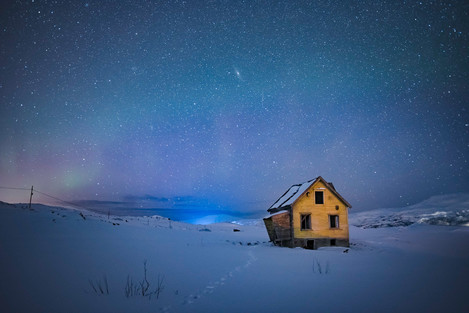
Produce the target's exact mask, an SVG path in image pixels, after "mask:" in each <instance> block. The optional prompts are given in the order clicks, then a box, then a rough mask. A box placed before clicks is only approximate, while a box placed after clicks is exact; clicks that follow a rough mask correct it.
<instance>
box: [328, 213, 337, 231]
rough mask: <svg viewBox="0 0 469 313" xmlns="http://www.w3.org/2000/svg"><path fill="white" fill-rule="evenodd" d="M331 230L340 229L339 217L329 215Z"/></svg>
mask: <svg viewBox="0 0 469 313" xmlns="http://www.w3.org/2000/svg"><path fill="white" fill-rule="evenodd" d="M329 223H330V226H331V228H339V215H329Z"/></svg>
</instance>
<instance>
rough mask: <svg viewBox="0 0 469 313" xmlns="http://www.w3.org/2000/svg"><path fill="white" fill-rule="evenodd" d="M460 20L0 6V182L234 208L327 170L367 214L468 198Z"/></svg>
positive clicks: (438, 13) (228, 9) (3, 194)
mask: <svg viewBox="0 0 469 313" xmlns="http://www.w3.org/2000/svg"><path fill="white" fill-rule="evenodd" d="M468 15H469V5H468V4H467V2H466V1H403V0H401V1H397V0H396V1H394V0H393V1H375V0H373V1H368V0H364V1H323V0H319V1H293V0H290V1H254V0H253V1H248V0H244V1H237V0H229V1H227V0H213V1H190V0H187V1H150V0H146V1H140V0H132V1H107V0H103V1H79V0H75V1H60V0H58V1H45V0H44V1H40V0H33V1H31V0H30V1H6V2H2V4H1V9H0V16H1V20H0V67H1V76H0V101H1V104H0V185H1V186H6V187H19V188H30V187H31V185H34V187H35V188H37V189H38V190H40V191H42V192H44V193H48V194H51V195H54V196H56V197H59V198H61V199H65V200H69V201H75V200H83V201H85V200H86V201H112V202H116V203H118V202H120V201H127V200H128V199H146V200H151V199H155V201H156V202H161V201H163V202H164V201H166V200H168V199H173V200H174V199H176V200H174V201H176V202H177V201H178V199H179V200H180V199H182V200H181V201H182V202H184V201H187V199H190V201H189V202H190V203H198V204H201V205H207V207H217V208H224V209H228V210H239V211H253V210H266V209H267V208H268V207H269V206H270V205H271V204H272V203H273V202H275V200H276V199H277V198H278V197H279V196H281V194H282V193H283V192H284V191H285V190H286V189H288V188H289V186H291V185H292V184H295V183H301V182H304V181H306V180H309V179H312V178H315V177H317V176H319V175H321V176H323V177H324V178H325V179H326V180H327V181H332V182H333V183H334V185H335V186H336V188H337V190H338V191H339V193H340V194H341V195H342V196H343V197H344V198H345V199H347V200H348V202H350V203H351V204H352V206H353V208H354V209H357V210H361V209H371V208H377V207H396V206H404V205H407V204H412V203H415V202H418V201H421V200H423V199H426V198H428V197H431V196H432V195H435V194H447V193H453V192H469V167H468V160H469V114H468V109H469V105H468V101H469V83H468V81H469V77H468V76H469V75H468V74H469V41H468V39H469V38H468V32H469V22H468V21H469V16H468ZM28 199H29V195H28V193H27V192H25V191H13V190H6V189H0V200H3V201H10V202H26V201H27V200H28ZM34 199H35V200H36V201H43V202H46V201H47V199H46V198H43V199H41V195H36V196H35V198H34ZM162 199H163V200H162ZM49 200H50V199H49Z"/></svg>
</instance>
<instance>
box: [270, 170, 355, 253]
mask: <svg viewBox="0 0 469 313" xmlns="http://www.w3.org/2000/svg"><path fill="white" fill-rule="evenodd" d="M351 207H352V206H351V205H350V204H349V203H348V202H347V201H346V200H345V199H344V198H343V197H342V196H341V195H340V194H339V193H338V192H337V191H336V190H335V187H334V185H333V184H332V183H330V182H329V183H328V182H326V181H325V180H324V179H323V178H322V177H321V176H319V177H317V178H315V179H312V180H310V181H307V182H305V183H302V184H297V185H293V186H291V187H290V188H289V189H288V190H287V191H286V192H285V193H284V194H283V195H282V196H281V197H280V198H279V199H278V200H277V201H275V203H274V204H272V206H271V207H270V208H269V209H268V210H267V211H268V212H269V213H270V216H268V217H266V218H264V223H265V226H266V228H267V233H268V234H269V237H270V240H271V241H272V242H273V243H274V244H275V245H278V246H285V247H303V248H306V249H317V248H319V247H324V246H342V247H348V246H349V227H348V208H351Z"/></svg>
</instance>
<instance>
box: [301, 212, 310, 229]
mask: <svg viewBox="0 0 469 313" xmlns="http://www.w3.org/2000/svg"><path fill="white" fill-rule="evenodd" d="M305 229H311V214H301V230H305Z"/></svg>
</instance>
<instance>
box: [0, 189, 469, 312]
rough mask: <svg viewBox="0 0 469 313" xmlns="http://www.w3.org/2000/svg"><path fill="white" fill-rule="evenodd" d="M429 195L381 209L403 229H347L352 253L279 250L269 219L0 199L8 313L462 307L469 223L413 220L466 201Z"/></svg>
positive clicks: (468, 273)
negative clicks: (124, 212)
mask: <svg viewBox="0 0 469 313" xmlns="http://www.w3.org/2000/svg"><path fill="white" fill-rule="evenodd" d="M430 200H431V201H430ZM430 200H429V202H427V203H426V204H425V202H423V203H422V204H420V205H417V206H413V207H409V208H404V209H402V210H395V212H393V214H394V215H393V214H388V215H386V216H395V215H396V214H400V215H399V216H402V217H403V219H402V220H406V221H407V220H412V221H415V222H414V224H412V225H410V226H408V227H385V228H357V227H353V226H351V229H350V238H351V247H350V249H348V250H345V249H344V248H338V247H329V248H322V249H319V250H315V251H312V250H304V249H299V248H296V249H288V248H279V247H274V246H272V245H271V244H270V243H268V242H267V241H268V237H267V233H266V231H265V229H264V227H263V225H262V223H247V224H248V225H239V224H232V223H223V224H211V225H203V226H202V225H191V224H185V223H178V222H174V221H170V220H168V219H166V218H162V217H159V216H152V217H129V216H112V215H111V216H106V215H101V214H97V213H93V212H87V211H76V210H70V209H64V208H57V207H48V206H42V205H33V210H29V209H27V208H23V206H22V205H10V204H6V203H0V244H1V245H0V247H1V249H0V277H1V278H2V279H1V283H0V297H1V299H0V303H1V304H0V305H1V311H2V312H293V311H298V312H300V311H301V312H466V310H467V307H468V305H469V301H468V300H467V297H466V294H467V281H468V279H469V269H468V267H467V264H468V263H469V251H468V250H467V249H466V247H467V246H468V245H469V227H462V226H445V227H441V226H433V225H428V224H419V223H418V221H419V218H422V216H423V214H433V213H435V212H437V211H440V212H443V211H444V212H460V211H461V210H466V209H467V207H465V205H466V204H467V202H466V201H467V198H464V197H463V196H461V197H455V196H448V198H447V199H446V200H444V198H438V199H430ZM436 203H438V205H437V206H432V209H431V210H430V209H429V208H430V204H436ZM444 203H446V206H442V205H443V204H444ZM443 209H444V210H443ZM419 210H421V211H419ZM428 210H430V211H428ZM435 210H436V211H435ZM409 211H412V212H413V213H412V214H411V213H409ZM416 212H419V213H418V214H417V213H416ZM383 214H384V213H383V210H381V212H380V213H379V214H378V213H377V212H362V213H359V214H356V216H355V217H354V214H351V220H353V221H354V223H358V222H357V221H363V220H366V225H372V224H373V223H375V222H376V221H379V220H380V219H379V216H385V215H383ZM373 216H376V218H375V219H374V220H370V219H371V218H372V217H373ZM367 218H368V220H367ZM381 220H383V219H381ZM370 221H373V223H370ZM388 222H389V219H388ZM235 229H236V230H239V231H234V230H235ZM345 252H346V253H345ZM147 287H148V288H147ZM305 299H306V300H305Z"/></svg>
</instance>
